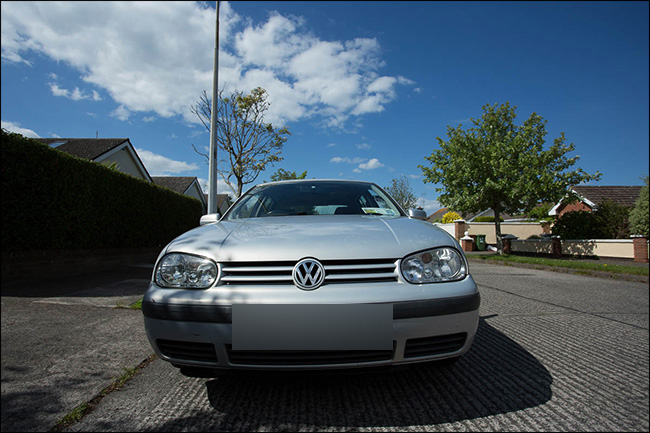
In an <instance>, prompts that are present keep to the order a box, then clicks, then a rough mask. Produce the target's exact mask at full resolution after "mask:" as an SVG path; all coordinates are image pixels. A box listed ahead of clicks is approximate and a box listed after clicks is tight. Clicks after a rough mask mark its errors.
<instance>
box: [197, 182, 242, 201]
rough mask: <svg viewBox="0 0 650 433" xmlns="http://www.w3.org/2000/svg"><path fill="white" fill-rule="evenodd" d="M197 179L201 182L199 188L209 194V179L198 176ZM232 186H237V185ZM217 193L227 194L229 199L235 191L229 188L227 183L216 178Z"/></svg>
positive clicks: (233, 195)
mask: <svg viewBox="0 0 650 433" xmlns="http://www.w3.org/2000/svg"><path fill="white" fill-rule="evenodd" d="M198 181H199V183H200V184H201V189H203V192H204V193H206V194H208V196H210V180H209V179H204V178H199V179H198ZM234 186H235V187H237V185H234ZM217 194H228V195H229V196H230V198H231V199H232V198H234V197H235V193H234V192H233V191H232V189H230V187H229V186H228V184H227V183H226V182H225V181H224V180H223V179H217Z"/></svg>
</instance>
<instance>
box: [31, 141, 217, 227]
mask: <svg viewBox="0 0 650 433" xmlns="http://www.w3.org/2000/svg"><path fill="white" fill-rule="evenodd" d="M34 140H36V141H40V142H41V143H43V144H47V145H48V146H50V147H51V148H53V149H57V150H61V151H63V152H66V153H69V154H70V155H74V156H77V157H79V158H84V159H87V160H90V161H94V162H98V163H100V164H105V165H110V164H113V163H115V164H117V167H116V168H117V170H118V171H120V172H122V173H125V174H128V175H131V176H133V177H136V178H138V179H143V180H146V181H147V182H151V183H155V184H156V185H160V186H164V187H166V188H169V189H171V190H172V191H174V192H177V193H179V194H185V195H188V196H190V197H194V198H195V199H197V200H199V201H200V202H201V205H202V207H203V213H204V214H205V213H206V212H207V209H208V205H207V201H206V199H205V195H204V193H203V190H202V189H201V185H200V184H199V181H198V179H197V178H196V177H183V176H178V177H177V176H156V177H151V176H150V175H149V172H148V171H147V169H146V168H145V166H144V164H143V163H142V160H141V159H140V157H139V156H138V153H137V152H136V151H135V148H134V147H133V145H132V144H131V141H130V140H129V139H128V138H35V139H34Z"/></svg>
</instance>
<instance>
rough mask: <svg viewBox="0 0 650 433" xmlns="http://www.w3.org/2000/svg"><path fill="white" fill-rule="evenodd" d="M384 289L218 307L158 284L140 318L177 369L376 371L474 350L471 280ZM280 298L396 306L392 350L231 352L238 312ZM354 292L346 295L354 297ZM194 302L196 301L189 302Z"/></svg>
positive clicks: (476, 298) (205, 295)
mask: <svg viewBox="0 0 650 433" xmlns="http://www.w3.org/2000/svg"><path fill="white" fill-rule="evenodd" d="M452 284H453V285H454V286H452ZM384 286H388V285H386V284H381V285H379V284H368V285H366V286H365V287H356V288H355V292H356V293H357V294H361V297H355V298H356V299H355V298H353V299H350V297H349V296H343V293H344V292H341V293H337V292H336V290H339V289H338V288H337V289H336V290H334V289H333V290H332V292H330V293H329V295H328V296H327V298H322V297H321V298H320V299H318V298H316V297H315V296H314V292H302V291H300V292H296V294H297V296H295V297H293V298H291V299H287V298H286V297H284V296H282V290H284V288H283V289H278V288H272V287H269V288H267V290H259V289H257V290H255V291H253V292H248V293H247V294H246V296H242V293H238V295H239V296H235V295H237V291H236V290H235V291H232V292H230V293H228V294H227V296H226V294H225V293H221V294H220V295H219V297H218V299H217V300H216V302H208V301H207V300H209V299H212V300H214V299H215V298H216V296H214V293H213V296H212V297H210V294H209V291H202V292H198V291H191V293H189V291H182V292H184V293H179V291H173V290H172V291H170V290H169V289H160V288H157V287H156V286H155V285H153V284H152V286H151V287H150V290H149V291H148V292H147V295H146V296H145V299H144V300H143V304H142V311H143V314H144V323H145V329H146V333H147V337H148V339H149V342H150V343H151V345H152V347H153V348H154V350H155V352H156V354H157V355H158V356H159V357H160V358H161V359H163V360H165V361H168V362H171V363H173V364H174V365H176V366H179V367H180V366H189V367H203V368H213V369H291V370H294V369H329V368H352V367H372V366H383V365H396V364H408V363H415V362H423V361H429V360H435V359H444V358H450V357H456V356H460V355H462V354H464V353H465V352H467V351H468V350H469V348H470V346H471V344H472V342H473V339H474V335H475V333H476V329H477V326H478V318H479V305H480V295H479V293H478V291H477V289H476V285H475V283H474V281H473V280H472V278H471V277H467V278H466V279H465V280H463V281H461V282H454V283H446V284H443V285H440V286H438V287H433V285H423V286H410V285H407V286H403V285H400V286H402V287H399V288H398V290H401V292H398V293H401V296H397V297H396V296H395V294H396V287H395V284H390V286H391V287H390V290H387V288H386V287H384ZM452 287H453V288H454V289H453V290H452ZM459 289H460V290H459ZM274 290H275V291H276V293H275V299H278V301H276V303H283V302H284V303H285V304H316V303H329V304H349V303H362V302H360V299H361V298H365V299H366V302H363V303H364V304H384V305H386V304H391V305H392V312H393V314H392V316H393V317H392V323H391V324H390V328H391V329H390V332H391V335H390V338H391V340H392V349H382V350H233V323H232V310H233V308H232V305H233V304H237V303H247V304H269V303H273V302H271V301H270V299H272V298H270V297H269V292H273V291H274ZM289 290H291V289H289ZM342 290H344V291H345V289H344V288H343V289H342ZM349 290H350V288H349V287H348V288H347V291H348V294H349ZM405 290H410V291H411V292H410V293H408V292H406V291H405ZM255 292H256V293H257V294H258V295H257V296H256V294H255ZM364 292H366V293H365V295H366V296H365V297H364V296H363V294H364ZM434 292H437V293H434ZM190 294H191V295H193V296H194V299H193V301H189V302H188V301H187V299H188V295H190ZM371 294H372V295H371ZM389 294H390V295H389ZM451 294H455V295H457V296H450V295H451ZM339 295H341V296H339ZM436 295H437V297H436ZM389 296H390V297H389ZM228 297H229V298H230V299H233V300H234V301H233V302H231V303H225V302H224V300H225V299H224V298H228ZM409 297H410V298H411V299H409ZM414 298H415V299H414ZM183 300H185V301H183Z"/></svg>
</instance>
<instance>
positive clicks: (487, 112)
mask: <svg viewBox="0 0 650 433" xmlns="http://www.w3.org/2000/svg"><path fill="white" fill-rule="evenodd" d="M516 108H517V107H516V106H515V107H510V104H509V103H508V102H506V103H505V104H501V105H499V106H497V104H495V105H494V106H490V105H489V104H486V105H484V106H483V114H482V116H481V118H480V119H478V120H475V119H471V121H472V123H473V126H472V127H470V128H468V129H467V130H466V131H465V130H463V129H462V125H458V127H456V128H452V127H450V126H447V136H448V140H447V141H445V140H443V139H441V138H440V137H437V140H438V144H439V146H440V148H439V149H437V150H434V151H433V152H432V154H431V156H428V157H426V158H425V159H426V160H427V161H428V162H429V163H431V167H427V166H424V165H420V166H419V167H420V168H421V169H422V172H423V174H424V177H425V183H427V182H428V183H438V184H440V185H441V187H440V188H437V191H438V192H441V193H442V194H441V195H440V197H439V198H438V201H439V202H440V203H441V204H443V205H444V206H447V207H450V208H453V209H456V210H458V211H460V212H462V213H475V212H480V211H482V210H485V209H487V208H492V210H493V211H494V215H495V231H496V238H497V249H498V251H499V253H502V252H503V244H502V240H501V223H500V221H499V218H500V215H501V213H504V212H505V213H510V214H518V213H526V212H528V211H530V210H531V209H533V208H534V207H535V206H536V205H537V204H538V203H539V202H540V201H541V202H556V201H558V200H559V199H560V198H562V197H564V196H565V195H566V193H567V189H568V187H569V186H570V185H577V184H579V183H581V182H585V181H590V180H598V179H599V178H600V173H598V172H596V174H594V175H590V174H588V173H586V172H584V171H583V170H582V169H580V168H578V169H576V170H573V171H569V169H570V168H571V167H572V166H573V165H574V164H575V163H576V162H577V160H578V159H579V157H578V156H575V157H573V158H568V157H567V156H566V154H567V153H569V152H572V151H573V150H574V149H575V146H574V145H573V143H571V144H569V145H566V144H564V141H565V138H564V132H562V133H560V137H558V138H556V139H555V140H554V143H553V144H552V145H551V146H550V147H549V148H548V150H544V143H545V140H544V137H545V136H546V134H547V132H546V123H547V121H546V120H544V119H542V117H541V116H539V115H537V114H536V113H533V114H531V115H530V117H529V118H528V120H526V121H525V122H524V123H523V125H522V126H516V125H515V124H514V121H515V118H516V114H515V110H516Z"/></svg>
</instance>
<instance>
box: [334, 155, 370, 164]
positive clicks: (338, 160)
mask: <svg viewBox="0 0 650 433" xmlns="http://www.w3.org/2000/svg"><path fill="white" fill-rule="evenodd" d="M364 161H366V158H348V157H340V156H335V157H334V158H332V159H330V162H334V163H337V164H338V163H341V162H345V163H348V164H359V163H360V162H364Z"/></svg>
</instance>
